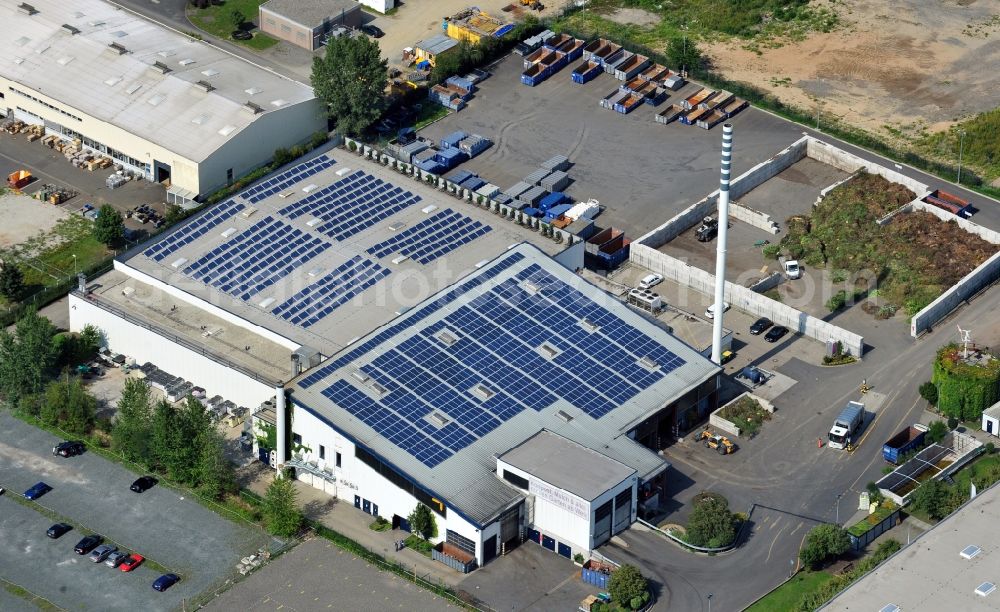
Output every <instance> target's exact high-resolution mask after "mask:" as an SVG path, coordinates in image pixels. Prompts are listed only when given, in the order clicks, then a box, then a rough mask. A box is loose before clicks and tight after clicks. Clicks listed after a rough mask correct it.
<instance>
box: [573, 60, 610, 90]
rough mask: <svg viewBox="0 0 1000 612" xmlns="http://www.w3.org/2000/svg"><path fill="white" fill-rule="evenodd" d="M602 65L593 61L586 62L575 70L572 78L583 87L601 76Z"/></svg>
mask: <svg viewBox="0 0 1000 612" xmlns="http://www.w3.org/2000/svg"><path fill="white" fill-rule="evenodd" d="M601 72H603V71H602V70H601V65H600V64H599V63H597V62H595V61H593V60H585V61H584V62H583V63H581V64H579V65H578V66H577V67H576V68H574V69H573V74H572V75H571V78H572V79H573V82H574V83H579V84H580V85H583V84H584V83H586V82H588V81H592V80H593V79H594V77H596V76H597V75H599V74H601Z"/></svg>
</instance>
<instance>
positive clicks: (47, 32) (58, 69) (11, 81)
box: [0, 0, 326, 207]
mask: <svg viewBox="0 0 1000 612" xmlns="http://www.w3.org/2000/svg"><path fill="white" fill-rule="evenodd" d="M0 21H2V22H3V23H4V26H5V27H4V31H5V34H4V36H2V37H0V115H5V116H10V117H14V118H16V119H18V120H21V121H23V122H25V123H28V124H31V125H41V126H44V127H45V131H46V133H47V134H51V135H56V136H58V137H59V138H61V139H64V140H67V141H76V142H78V144H79V146H80V147H82V148H84V150H87V151H90V152H96V153H97V154H100V155H107V156H108V157H111V158H112V159H113V160H114V162H115V164H116V165H119V166H121V167H122V168H124V169H126V170H129V171H130V172H134V173H136V174H137V175H140V176H142V177H144V178H146V179H147V180H152V181H156V182H158V183H165V184H167V185H168V189H167V198H168V200H169V202H171V203H175V204H178V205H181V206H185V207H189V206H190V205H192V203H193V202H194V201H195V199H196V198H199V197H201V196H205V195H207V194H210V193H212V192H213V191H215V190H217V189H219V188H220V187H224V186H226V185H228V184H232V183H233V181H234V180H235V179H238V178H239V177H241V176H243V175H245V174H247V173H248V172H250V171H252V170H254V169H255V168H258V167H260V166H263V165H264V164H265V163H267V162H268V161H270V159H271V158H272V157H273V155H274V151H275V149H277V148H280V147H292V146H294V145H297V144H300V143H304V142H306V141H308V140H309V138H310V137H311V136H312V135H313V134H314V133H316V132H317V131H325V130H326V118H325V117H324V116H323V113H322V109H321V107H320V104H319V102H318V101H317V100H316V97H315V95H314V94H313V91H312V88H310V87H308V86H307V85H304V84H302V83H299V82H297V81H294V80H292V79H288V78H285V77H282V76H281V75H279V74H277V73H275V72H273V71H270V70H267V69H265V68H262V67H260V66H257V65H255V64H252V63H250V62H248V61H246V60H244V59H241V58H240V57H237V56H235V55H232V54H230V53H227V52H225V51H222V50H220V49H218V48H216V47H213V46H211V45H208V44H206V43H204V42H201V41H199V40H195V39H193V38H191V37H189V36H186V35H184V34H182V33H180V32H176V31H174V30H170V29H168V28H166V27H163V26H161V25H159V24H156V23H153V22H151V21H148V20H146V19H143V18H142V17H140V16H138V15H136V14H134V13H132V12H129V11H125V10H121V9H120V8H119V7H117V6H115V5H112V4H109V3H107V2H103V1H102V0H75V1H74V2H66V1H65V0H30V3H29V2H20V3H18V2H17V1H16V0H11V1H5V2H0Z"/></svg>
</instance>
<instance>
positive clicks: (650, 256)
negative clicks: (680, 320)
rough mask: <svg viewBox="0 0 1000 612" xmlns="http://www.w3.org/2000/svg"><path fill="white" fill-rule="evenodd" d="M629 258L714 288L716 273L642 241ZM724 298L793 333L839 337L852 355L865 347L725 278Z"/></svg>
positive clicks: (688, 283)
mask: <svg viewBox="0 0 1000 612" xmlns="http://www.w3.org/2000/svg"><path fill="white" fill-rule="evenodd" d="M629 260H630V261H632V262H635V263H636V264H638V265H640V266H643V267H645V268H648V269H649V270H651V271H653V272H657V273H659V274H662V275H663V276H664V278H667V279H670V280H672V281H674V282H677V283H680V284H681V285H684V286H686V287H691V288H692V289H695V290H697V291H700V292H701V293H704V294H705V295H712V294H713V292H714V291H715V276H714V275H713V274H709V273H708V272H705V271H704V270H701V269H699V268H696V267H694V266H690V265H688V264H686V263H684V262H683V261H681V260H679V259H676V258H674V257H671V256H669V255H667V254H665V253H661V252H659V251H657V250H656V249H654V248H651V247H649V246H647V245H645V244H641V243H636V242H633V243H632V247H631V250H630V252H629ZM726 301H727V302H729V303H730V304H732V305H733V306H734V307H736V308H739V309H740V310H743V311H745V312H748V313H750V314H751V315H753V316H758V317H767V318H769V319H771V320H772V321H774V322H775V323H776V324H778V325H784V326H786V327H788V328H789V329H790V330H792V331H794V332H798V333H801V334H803V335H805V336H808V337H810V338H813V339H815V340H818V341H820V342H824V343H825V342H826V341H827V340H835V341H837V340H839V341H840V342H841V344H842V346H843V347H844V350H845V351H846V352H848V353H850V354H852V355H854V356H855V357H860V356H861V354H862V352H863V350H864V338H863V337H862V336H859V335H858V334H855V333H853V332H850V331H847V330H846V329H843V328H840V327H837V326H836V325H832V324H830V323H827V322H826V321H822V320H820V319H817V318H816V317H813V316H810V315H808V314H806V313H804V312H801V311H799V310H796V309H794V308H792V307H791V306H788V305H785V304H782V303H780V302H776V301H774V300H772V299H771V298H768V297H765V296H763V295H760V294H759V293H756V292H754V291H752V290H750V289H748V288H746V287H741V286H739V285H734V284H733V283H731V282H728V281H727V282H726Z"/></svg>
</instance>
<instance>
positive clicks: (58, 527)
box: [45, 523, 73, 540]
mask: <svg viewBox="0 0 1000 612" xmlns="http://www.w3.org/2000/svg"><path fill="white" fill-rule="evenodd" d="M72 529H73V526H72V525H67V524H66V523H56V524H55V525H53V526H51V527H49V529H48V531H46V532H45V535H47V536H49V537H50V538H52V539H53V540H55V539H56V538H61V537H62V536H63V535H65V534H66V532H68V531H70V530H72Z"/></svg>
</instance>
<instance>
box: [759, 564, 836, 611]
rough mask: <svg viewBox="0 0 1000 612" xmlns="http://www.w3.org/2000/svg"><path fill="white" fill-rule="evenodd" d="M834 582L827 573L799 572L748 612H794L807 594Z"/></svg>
mask: <svg viewBox="0 0 1000 612" xmlns="http://www.w3.org/2000/svg"><path fill="white" fill-rule="evenodd" d="M831 580H833V576H832V575H831V574H828V573H826V572H799V573H798V574H796V575H795V577H794V578H792V579H791V580H789V581H788V582H786V583H785V584H783V585H781V586H780V587H778V588H777V589H775V590H773V591H771V592H770V593H768V594H767V596H766V597H764V598H763V599H761V600H760V601H758V602H757V603H755V604H754V605H752V606H750V607H749V608H747V610H746V612H787V611H788V610H794V609H795V607H796V605H798V603H799V601H800V600H801V599H802V596H803V595H805V594H806V593H811V592H813V591H816V590H819V588H820V587H821V586H823V585H824V584H826V583H827V582H830V581H831Z"/></svg>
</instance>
